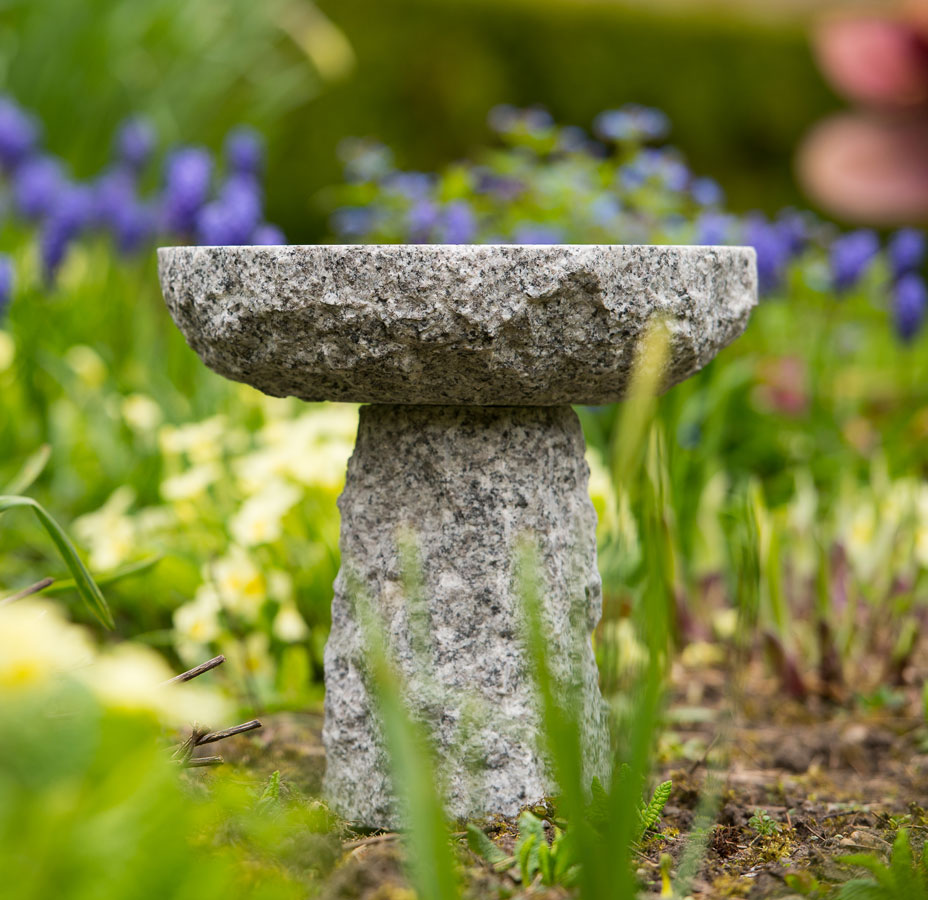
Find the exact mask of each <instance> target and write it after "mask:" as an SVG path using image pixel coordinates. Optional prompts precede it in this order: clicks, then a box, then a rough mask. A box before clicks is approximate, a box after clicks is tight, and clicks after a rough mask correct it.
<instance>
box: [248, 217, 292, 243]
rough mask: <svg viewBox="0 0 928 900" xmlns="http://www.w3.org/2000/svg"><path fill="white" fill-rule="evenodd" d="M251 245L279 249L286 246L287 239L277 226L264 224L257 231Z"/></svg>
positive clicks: (252, 237)
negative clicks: (278, 247)
mask: <svg viewBox="0 0 928 900" xmlns="http://www.w3.org/2000/svg"><path fill="white" fill-rule="evenodd" d="M251 243H252V244H254V245H256V246H259V247H277V246H281V245H283V244H286V243H287V238H286V236H285V235H284V233H283V232H282V231H281V230H280V229H279V228H278V227H277V226H276V225H271V224H270V223H269V222H264V223H262V224H261V225H259V226H258V227H257V228H256V229H255V232H254V234H253V235H252V236H251Z"/></svg>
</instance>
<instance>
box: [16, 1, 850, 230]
mask: <svg viewBox="0 0 928 900" xmlns="http://www.w3.org/2000/svg"><path fill="white" fill-rule="evenodd" d="M316 5H317V6H318V8H319V9H321V10H322V11H323V12H324V13H325V15H326V16H327V17H328V19H329V20H330V21H331V22H332V23H334V24H335V25H336V26H337V28H338V29H340V31H341V35H344V36H346V37H347V39H348V42H349V43H350V45H351V47H352V48H353V51H354V55H355V57H356V61H355V65H354V68H353V69H351V71H350V73H349V74H348V75H347V76H342V77H339V72H334V73H333V72H323V71H321V69H322V68H324V67H323V66H321V65H320V61H321V60H322V59H323V58H324V57H325V55H326V53H327V52H329V51H339V52H342V54H343V57H344V59H343V62H345V63H346V64H345V65H343V66H342V67H341V68H342V69H346V68H348V67H350V63H351V58H350V56H351V53H350V51H345V48H344V47H342V46H341V45H340V44H339V41H341V35H339V34H336V35H335V37H334V38H333V35H332V34H331V26H328V25H325V24H324V23H323V26H322V27H320V25H319V22H318V16H314V7H313V6H312V4H310V3H308V2H307V0H262V2H261V3H254V2H253V0H226V2H224V3H221V4H216V3H213V2H211V0H146V3H144V4H140V3H138V2H137V0H80V2H77V0H6V2H4V3H3V4H2V7H0V8H2V10H3V15H2V16H0V80H2V83H3V86H4V88H5V89H6V90H8V91H10V92H11V93H12V94H13V95H14V96H16V97H17V99H18V100H20V101H21V102H22V103H24V104H25V105H27V106H29V107H31V108H33V109H35V110H36V112H37V113H38V114H39V115H40V116H41V117H42V119H43V122H44V123H45V128H46V132H47V137H48V144H49V146H50V147H51V149H52V150H54V151H55V152H57V153H59V154H61V155H62V156H64V157H65V158H67V159H69V160H71V161H72V162H73V164H74V166H75V170H76V172H77V174H79V175H86V174H88V173H90V172H93V171H96V170H97V169H98V168H99V166H100V165H101V164H102V163H103V162H104V161H105V158H106V155H107V153H108V149H109V144H110V139H111V135H112V133H113V131H114V130H115V128H116V126H117V124H118V123H119V121H120V120H121V119H122V118H123V117H124V116H126V115H128V114H130V113H136V112H143V113H148V114H150V115H152V116H153V118H154V119H155V122H156V124H157V125H158V127H159V130H160V132H161V134H162V136H163V138H164V140H165V141H172V142H173V141H178V140H183V141H188V142H205V143H207V144H209V145H210V146H212V147H213V148H214V149H218V147H219V145H220V143H221V140H222V136H223V134H224V132H225V131H226V130H227V129H228V128H229V127H231V126H232V125H234V124H236V123H239V122H248V123H250V124H254V125H256V126H257V127H259V128H260V129H261V130H262V131H263V132H264V133H265V134H266V136H267V138H268V140H269V142H270V157H269V164H270V172H269V190H270V195H269V198H268V199H269V216H270V218H271V219H272V220H273V221H278V222H280V223H281V224H282V225H283V226H284V228H285V229H286V231H287V234H288V236H289V237H290V239H291V240H297V241H315V240H320V239H322V238H323V237H324V235H325V197H324V195H320V191H321V189H322V188H324V186H326V185H329V184H332V183H333V182H335V181H337V180H338V179H339V177H340V168H339V163H338V160H337V156H336V146H337V144H338V142H339V140H340V139H341V138H343V137H346V136H372V137H377V138H380V139H382V140H384V141H385V142H386V143H388V144H389V145H390V146H391V147H393V148H394V149H395V151H396V153H397V157H398V161H399V163H400V165H402V166H410V167H418V168H427V169H434V168H436V167H438V166H439V165H440V164H442V163H444V162H447V161H448V160H450V159H454V158H455V157H457V156H464V155H465V154H467V153H468V152H469V151H471V150H472V149H473V148H474V147H475V146H479V145H481V144H482V143H484V142H485V141H486V140H487V138H488V134H487V127H486V114H487V111H488V110H489V109H490V108H491V107H492V106H494V105H495V104H498V103H504V102H506V103H513V104H517V105H530V104H533V103H541V104H543V105H545V106H547V107H548V109H549V110H550V111H551V112H552V113H553V114H554V116H555V117H556V119H557V120H558V121H559V122H562V123H565V124H566V123H574V124H578V125H583V126H587V127H588V126H589V124H590V122H591V120H592V118H593V117H594V116H595V115H596V113H598V112H600V111H601V110H602V109H605V108H609V107H612V106H616V105H619V104H621V103H624V102H628V101H636V102H640V103H646V104H651V105H654V106H658V107H660V108H662V109H664V110H665V111H666V112H667V113H668V114H669V115H670V118H671V120H672V122H673V123H674V129H675V130H674V134H673V140H674V142H675V143H676V144H678V146H680V147H681V148H682V149H683V150H684V152H685V153H686V154H687V155H688V156H689V158H690V161H691V162H692V164H693V167H694V168H695V169H696V170H697V171H699V172H701V173H704V174H707V175H714V176H716V177H717V178H719V180H720V181H721V182H722V183H723V184H724V185H725V187H726V188H727V189H728V192H729V196H730V199H731V204H732V206H733V207H735V208H736V209H737V208H748V207H754V206H758V207H762V208H767V209H774V208H777V207H780V206H782V205H784V204H788V203H793V202H800V200H801V198H800V197H798V196H797V194H796V189H795V187H794V185H793V180H792V178H791V172H790V156H791V152H792V149H793V147H794V146H795V143H796V141H797V139H798V138H799V137H800V135H801V134H802V133H803V132H804V130H805V129H806V128H807V127H808V126H809V124H810V123H811V122H813V121H814V120H815V119H816V118H818V117H819V116H820V115H822V114H823V113H824V112H826V111H827V110H829V109H831V108H833V107H834V106H835V105H836V103H837V101H836V100H835V99H834V98H833V97H832V96H831V95H830V94H829V92H828V90H827V88H826V87H825V85H824V83H823V82H822V80H821V78H820V77H819V76H818V74H817V72H816V70H815V68H814V65H813V63H812V59H811V55H810V53H809V50H808V47H807V44H806V40H805V36H804V34H803V32H802V30H801V29H800V28H799V27H798V26H795V27H789V26H778V27H776V28H773V27H769V26H768V27H764V26H762V25H760V24H747V23H746V22H744V21H741V20H739V21H735V20H732V19H726V18H724V17H723V16H721V14H716V15H713V16H710V15H702V16H695V17H694V16H692V15H690V16H681V15H670V14H669V13H667V12H663V13H658V12H649V11H645V10H643V9H641V8H640V7H639V8H637V9H636V10H630V9H628V8H625V7H623V6H622V5H621V3H618V2H617V3H608V2H598V3H594V2H577V0H535V2H531V3H530V2H528V0H319V2H318V3H317V4H316ZM311 33H312V35H311V37H310V39H309V40H306V37H307V35H310V34H311ZM326 41H328V44H327V45H326V46H323V47H322V49H321V51H320V47H319V45H320V42H321V43H322V44H324V45H325V44H326ZM313 44H315V52H314V50H313V46H312V45H313ZM333 45H337V46H333ZM327 48H328V49H327ZM330 55H331V54H330ZM336 68H338V67H336Z"/></svg>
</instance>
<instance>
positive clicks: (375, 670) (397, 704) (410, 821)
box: [352, 579, 460, 900]
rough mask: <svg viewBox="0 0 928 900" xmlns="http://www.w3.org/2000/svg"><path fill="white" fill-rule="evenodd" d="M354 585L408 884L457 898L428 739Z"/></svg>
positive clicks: (427, 897) (424, 893)
mask: <svg viewBox="0 0 928 900" xmlns="http://www.w3.org/2000/svg"><path fill="white" fill-rule="evenodd" d="M352 582H353V583H352V594H353V596H354V598H355V604H356V609H357V612H358V620H359V623H360V625H361V634H362V640H363V643H364V647H365V656H366V659H367V663H368V673H369V676H370V680H369V682H368V684H369V686H370V688H371V690H372V691H373V694H374V699H375V702H376V704H377V710H378V712H379V714H380V722H381V727H382V728H383V738H384V744H385V745H386V749H387V753H388V754H389V757H390V766H391V769H392V773H393V789H394V792H395V794H396V796H397V799H398V800H399V803H400V810H401V814H402V818H403V823H404V833H405V840H406V842H407V847H408V860H409V862H408V872H409V877H410V881H411V882H412V884H413V887H414V888H415V891H416V896H417V897H419V898H420V900H455V898H457V897H459V896H460V886H459V884H458V879H457V873H456V871H455V866H454V857H453V855H452V851H451V843H450V831H449V828H448V822H447V820H446V818H445V812H444V806H443V804H442V798H441V796H440V795H439V792H438V788H437V784H438V779H437V772H436V768H435V765H434V762H433V758H432V753H431V750H430V747H429V744H428V740H427V738H426V735H425V733H424V732H423V730H422V728H421V726H419V725H418V724H417V723H416V722H415V721H414V720H413V718H412V716H411V715H410V714H409V710H408V709H407V708H406V703H405V701H404V699H403V682H402V676H401V675H400V673H399V672H398V671H397V669H396V667H395V666H394V664H393V662H392V660H391V658H390V653H389V649H388V646H387V643H386V640H385V636H384V630H383V624H382V622H381V621H380V618H379V615H378V614H377V612H376V611H375V610H374V609H373V607H372V604H371V602H370V600H369V599H368V598H367V596H366V595H365V593H364V591H363V588H361V586H360V585H359V584H358V583H357V582H356V581H355V580H354V579H352Z"/></svg>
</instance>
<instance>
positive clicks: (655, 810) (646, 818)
mask: <svg viewBox="0 0 928 900" xmlns="http://www.w3.org/2000/svg"><path fill="white" fill-rule="evenodd" d="M672 790H673V782H672V781H664V782H662V783H661V784H659V785H658V786H657V787H656V788H655V789H654V793H653V794H652V795H651V800H650V801H649V802H648V805H647V806H645V807H644V809H642V810H641V836H642V837H644V835H645V833H646V832H647V831H648V830H649V829H651V828H653V827H654V826H655V825H656V824H657V822H658V820H659V819H660V817H661V813H662V812H663V811H664V807H665V806H666V805H667V801H668V800H669V799H670V792H671V791H672Z"/></svg>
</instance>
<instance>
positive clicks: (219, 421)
mask: <svg viewBox="0 0 928 900" xmlns="http://www.w3.org/2000/svg"><path fill="white" fill-rule="evenodd" d="M225 430H226V420H225V416H213V417H212V418H210V419H204V420H203V421H202V422H191V423H190V424H188V425H181V426H180V427H175V426H174V425H165V426H163V427H162V428H161V430H160V431H159V432H158V441H159V444H160V446H161V452H162V453H164V454H165V456H179V455H180V454H182V453H185V454H186V455H187V456H188V457H189V459H190V461H191V462H192V463H194V464H196V465H202V464H206V463H212V462H215V461H216V460H217V459H219V458H220V457H221V456H222V449H223V437H224V435H225Z"/></svg>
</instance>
